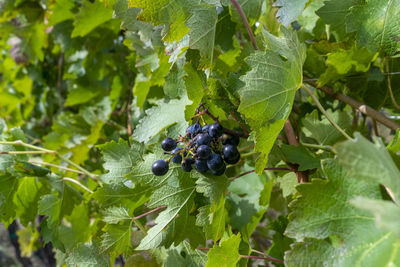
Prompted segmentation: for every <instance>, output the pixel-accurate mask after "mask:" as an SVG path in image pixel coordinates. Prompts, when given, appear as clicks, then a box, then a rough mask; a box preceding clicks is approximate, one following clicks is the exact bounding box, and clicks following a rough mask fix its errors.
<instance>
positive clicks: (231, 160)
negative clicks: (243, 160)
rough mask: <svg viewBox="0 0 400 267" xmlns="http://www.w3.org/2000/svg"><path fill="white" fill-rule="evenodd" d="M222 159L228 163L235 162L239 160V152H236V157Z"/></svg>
mask: <svg viewBox="0 0 400 267" xmlns="http://www.w3.org/2000/svg"><path fill="white" fill-rule="evenodd" d="M224 160H225V162H226V163H228V164H236V163H238V161H239V160H240V154H238V155H237V157H236V158H234V159H224Z"/></svg>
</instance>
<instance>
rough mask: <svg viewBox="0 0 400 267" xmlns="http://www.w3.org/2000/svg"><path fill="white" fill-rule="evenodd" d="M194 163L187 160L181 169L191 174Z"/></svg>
mask: <svg viewBox="0 0 400 267" xmlns="http://www.w3.org/2000/svg"><path fill="white" fill-rule="evenodd" d="M193 163H194V159H192V158H187V159H185V160H184V161H182V163H181V168H182V170H184V171H185V172H190V171H191V170H192V164H193Z"/></svg>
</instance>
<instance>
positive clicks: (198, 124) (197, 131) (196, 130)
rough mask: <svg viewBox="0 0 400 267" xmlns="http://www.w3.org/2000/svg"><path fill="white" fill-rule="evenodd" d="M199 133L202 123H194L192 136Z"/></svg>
mask: <svg viewBox="0 0 400 267" xmlns="http://www.w3.org/2000/svg"><path fill="white" fill-rule="evenodd" d="M198 133H201V125H200V123H198V122H196V123H195V124H193V131H192V138H193V137H195V136H196V135H197V134H198Z"/></svg>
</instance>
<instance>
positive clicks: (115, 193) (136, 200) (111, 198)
mask: <svg viewBox="0 0 400 267" xmlns="http://www.w3.org/2000/svg"><path fill="white" fill-rule="evenodd" d="M145 190H146V189H144V188H141V187H139V186H136V185H135V188H130V187H128V186H127V185H125V184H123V183H112V184H104V185H103V187H101V188H99V189H97V190H96V192H94V194H93V197H94V198H95V199H96V200H97V201H98V202H99V203H100V205H102V206H104V207H110V206H117V205H122V206H125V207H129V208H130V209H135V208H136V207H138V206H140V205H142V204H143V203H144V202H146V201H147V200H148V199H149V197H150V192H148V191H145Z"/></svg>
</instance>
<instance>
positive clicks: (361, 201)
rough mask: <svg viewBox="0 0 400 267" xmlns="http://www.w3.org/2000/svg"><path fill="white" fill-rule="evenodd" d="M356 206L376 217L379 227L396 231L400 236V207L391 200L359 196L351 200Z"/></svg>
mask: <svg viewBox="0 0 400 267" xmlns="http://www.w3.org/2000/svg"><path fill="white" fill-rule="evenodd" d="M350 203H351V204H353V205H354V206H355V207H357V208H359V209H361V210H364V211H366V212H368V213H370V214H371V215H372V216H374V217H375V223H376V225H377V226H378V227H379V228H382V229H385V230H387V231H390V232H393V233H395V234H396V235H397V236H398V237H399V238H400V207H399V206H397V205H396V204H394V203H393V202H390V201H384V200H375V199H369V198H365V197H357V198H355V199H352V200H351V201H350Z"/></svg>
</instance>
